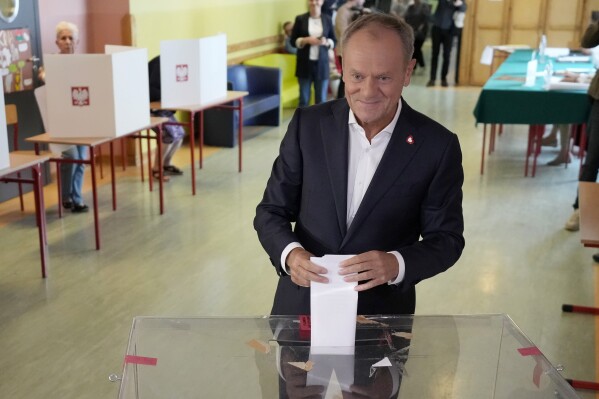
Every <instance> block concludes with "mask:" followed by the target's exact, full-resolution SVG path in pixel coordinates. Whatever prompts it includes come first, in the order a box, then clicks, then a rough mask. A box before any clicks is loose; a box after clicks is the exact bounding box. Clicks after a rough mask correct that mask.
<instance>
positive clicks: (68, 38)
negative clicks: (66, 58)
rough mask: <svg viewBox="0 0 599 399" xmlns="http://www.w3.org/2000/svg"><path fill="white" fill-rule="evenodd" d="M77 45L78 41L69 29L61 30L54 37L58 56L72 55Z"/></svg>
mask: <svg viewBox="0 0 599 399" xmlns="http://www.w3.org/2000/svg"><path fill="white" fill-rule="evenodd" d="M77 43H78V39H77V37H75V35H74V34H73V32H72V31H71V30H70V29H63V30H61V31H60V32H59V33H58V35H56V45H57V46H58V49H59V50H60V54H73V53H74V52H75V48H76V47H77Z"/></svg>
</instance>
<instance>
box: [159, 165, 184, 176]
mask: <svg viewBox="0 0 599 399" xmlns="http://www.w3.org/2000/svg"><path fill="white" fill-rule="evenodd" d="M164 174H165V175H182V174H183V171H182V170H181V169H179V168H177V167H176V166H175V165H167V166H165V167H164Z"/></svg>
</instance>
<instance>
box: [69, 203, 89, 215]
mask: <svg viewBox="0 0 599 399" xmlns="http://www.w3.org/2000/svg"><path fill="white" fill-rule="evenodd" d="M87 211H89V207H88V206H87V205H85V204H81V205H79V204H75V205H73V209H71V212H73V213H85V212H87Z"/></svg>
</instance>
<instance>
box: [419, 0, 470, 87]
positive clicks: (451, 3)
mask: <svg viewBox="0 0 599 399" xmlns="http://www.w3.org/2000/svg"><path fill="white" fill-rule="evenodd" d="M459 11H461V12H465V11H466V3H465V2H464V1H463V0H439V3H438V4H437V9H436V10H435V15H434V17H433V32H432V39H433V49H432V50H433V53H432V57H431V74H430V80H429V81H428V83H427V84H426V86H427V87H431V86H434V85H435V84H436V80H437V65H438V63H439V52H440V50H441V46H443V65H442V67H441V86H443V87H447V86H449V84H448V83H447V73H448V72H449V61H450V56H451V48H452V46H453V36H454V33H455V25H454V20H453V18H454V13H455V12H459Z"/></svg>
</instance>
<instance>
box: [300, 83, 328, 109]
mask: <svg viewBox="0 0 599 399" xmlns="http://www.w3.org/2000/svg"><path fill="white" fill-rule="evenodd" d="M297 80H298V81H299V91H300V93H299V106H300V107H305V106H307V105H309V104H310V87H311V86H312V82H314V102H315V103H316V104H320V103H321V102H324V101H326V99H327V90H328V89H329V80H328V79H322V80H316V79H314V78H312V77H309V78H297Z"/></svg>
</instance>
